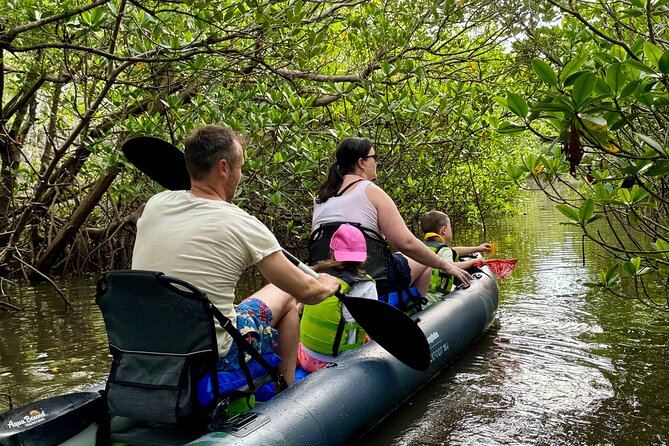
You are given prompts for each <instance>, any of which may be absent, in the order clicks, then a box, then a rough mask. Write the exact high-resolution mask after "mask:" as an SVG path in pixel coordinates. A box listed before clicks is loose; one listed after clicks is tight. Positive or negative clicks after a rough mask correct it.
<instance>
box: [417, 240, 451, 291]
mask: <svg viewBox="0 0 669 446" xmlns="http://www.w3.org/2000/svg"><path fill="white" fill-rule="evenodd" d="M425 244H426V245H427V247H428V248H430V250H431V251H432V252H434V253H436V254H437V255H439V252H440V251H441V250H443V249H449V250H450V251H451V260H450V261H451V262H457V261H458V259H459V256H458V253H457V252H455V251H454V250H452V249H451V248H449V247H448V245H447V244H446V243H442V242H439V241H436V240H426V241H425ZM440 257H441V256H440ZM446 260H448V259H446ZM454 279H455V278H454V277H453V276H451V275H450V274H446V273H444V272H442V271H441V270H440V269H438V268H432V277H430V287H429V288H428V290H427V292H428V293H441V294H448V293H450V292H451V288H452V287H453V280H454Z"/></svg>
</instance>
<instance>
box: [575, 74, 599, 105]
mask: <svg viewBox="0 0 669 446" xmlns="http://www.w3.org/2000/svg"><path fill="white" fill-rule="evenodd" d="M596 83H597V78H596V77H595V75H594V74H592V73H584V74H582V75H581V76H580V77H579V78H578V79H576V82H574V88H573V90H572V93H571V94H572V96H573V98H574V102H576V104H577V105H581V104H583V102H585V100H586V99H588V98H589V97H590V95H591V94H592V92H593V90H594V89H595V84H596Z"/></svg>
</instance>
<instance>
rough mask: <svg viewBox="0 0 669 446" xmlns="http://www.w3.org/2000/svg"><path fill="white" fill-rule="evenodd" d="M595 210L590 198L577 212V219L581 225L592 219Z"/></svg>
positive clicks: (593, 202)
mask: <svg viewBox="0 0 669 446" xmlns="http://www.w3.org/2000/svg"><path fill="white" fill-rule="evenodd" d="M594 210H595V201H594V200H593V199H592V198H588V199H587V200H585V201H584V202H583V204H582V205H581V208H580V209H579V210H578V219H579V220H580V221H581V223H585V222H586V220H588V219H590V217H592V213H593V212H594Z"/></svg>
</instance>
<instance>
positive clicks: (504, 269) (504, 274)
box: [486, 259, 518, 279]
mask: <svg viewBox="0 0 669 446" xmlns="http://www.w3.org/2000/svg"><path fill="white" fill-rule="evenodd" d="M516 263H518V259H490V260H488V261H487V262H486V265H488V268H490V271H492V273H493V274H494V275H495V276H497V277H499V278H500V279H508V278H509V277H511V274H513V270H514V269H515V268H516Z"/></svg>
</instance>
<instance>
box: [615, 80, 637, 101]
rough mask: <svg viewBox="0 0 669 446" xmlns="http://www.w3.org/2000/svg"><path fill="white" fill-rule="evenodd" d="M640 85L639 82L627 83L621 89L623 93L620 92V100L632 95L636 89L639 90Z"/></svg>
mask: <svg viewBox="0 0 669 446" xmlns="http://www.w3.org/2000/svg"><path fill="white" fill-rule="evenodd" d="M640 84H641V81H639V80H634V81H632V82H628V83H627V85H625V86H624V87H623V91H622V92H620V99H624V98H626V97H627V96H630V95H632V94H634V92H635V91H636V89H637V88H639V85H640Z"/></svg>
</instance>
